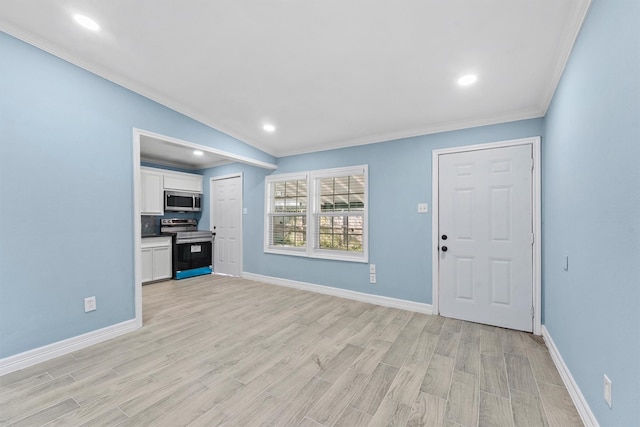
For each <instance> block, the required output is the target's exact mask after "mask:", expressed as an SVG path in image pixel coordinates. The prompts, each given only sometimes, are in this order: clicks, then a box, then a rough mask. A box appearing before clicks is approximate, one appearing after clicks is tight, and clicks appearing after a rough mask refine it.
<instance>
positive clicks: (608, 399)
mask: <svg viewBox="0 0 640 427" xmlns="http://www.w3.org/2000/svg"><path fill="white" fill-rule="evenodd" d="M604 401H605V402H607V405H609V408H611V380H610V379H609V377H608V376H606V375H605V376H604Z"/></svg>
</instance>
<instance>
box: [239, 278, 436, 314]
mask: <svg viewBox="0 0 640 427" xmlns="http://www.w3.org/2000/svg"><path fill="white" fill-rule="evenodd" d="M242 277H243V278H244V279H249V280H255V281H256V282H263V283H268V284H270V285H278V286H286V287H287V288H295V289H301V290H303V291H310V292H316V293H319V294H325V295H331V296H334V297H340V298H346V299H351V300H355V301H360V302H366V303H369V304H376V305H382V306H385V307H392V308H399V309H401V310H407V311H415V312H417V313H424V314H433V306H432V305H431V304H425V303H421V302H413V301H407V300H403V299H397V298H390V297H384V296H380V295H371V294H365V293H363V292H355V291H348V290H346V289H340V288H333V287H331V286H324V285H316V284H313V283H306V282H298V281H296V280H289V279H281V278H279V277H272V276H263V275H261V274H254V273H247V272H246V271H245V272H242Z"/></svg>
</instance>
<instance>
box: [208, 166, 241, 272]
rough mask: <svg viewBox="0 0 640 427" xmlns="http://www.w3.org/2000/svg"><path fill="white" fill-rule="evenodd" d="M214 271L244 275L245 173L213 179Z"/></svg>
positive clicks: (212, 226) (210, 222) (212, 228)
mask: <svg viewBox="0 0 640 427" xmlns="http://www.w3.org/2000/svg"><path fill="white" fill-rule="evenodd" d="M210 194H211V219H210V221H209V224H211V231H213V232H214V233H215V239H214V241H213V271H214V273H217V274H225V275H229V276H236V277H240V276H241V275H242V215H243V210H242V209H243V208H242V174H236V175H226V176H221V177H214V178H211V192H210Z"/></svg>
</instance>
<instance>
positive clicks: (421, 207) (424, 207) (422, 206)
mask: <svg viewBox="0 0 640 427" xmlns="http://www.w3.org/2000/svg"><path fill="white" fill-rule="evenodd" d="M427 212H429V204H428V203H418V213H427Z"/></svg>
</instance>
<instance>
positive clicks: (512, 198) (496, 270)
mask: <svg viewBox="0 0 640 427" xmlns="http://www.w3.org/2000/svg"><path fill="white" fill-rule="evenodd" d="M532 158H533V157H532V145H528V144H527V145H518V146H512V147H503V148H491V149H484V150H482V149H481V150H476V151H467V152H460V153H452V154H442V155H440V156H439V165H438V169H439V188H438V194H439V200H438V203H439V213H438V218H439V224H438V229H439V236H437V238H438V239H439V247H440V253H439V265H438V267H439V270H438V271H439V308H440V314H441V315H443V316H447V317H454V318H458V319H463V320H469V321H473V322H479V323H485V324H489V325H495V326H502V327H506V328H511V329H517V330H523V331H529V332H531V331H532V328H533V247H532V244H533V211H532V164H533V163H532Z"/></svg>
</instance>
